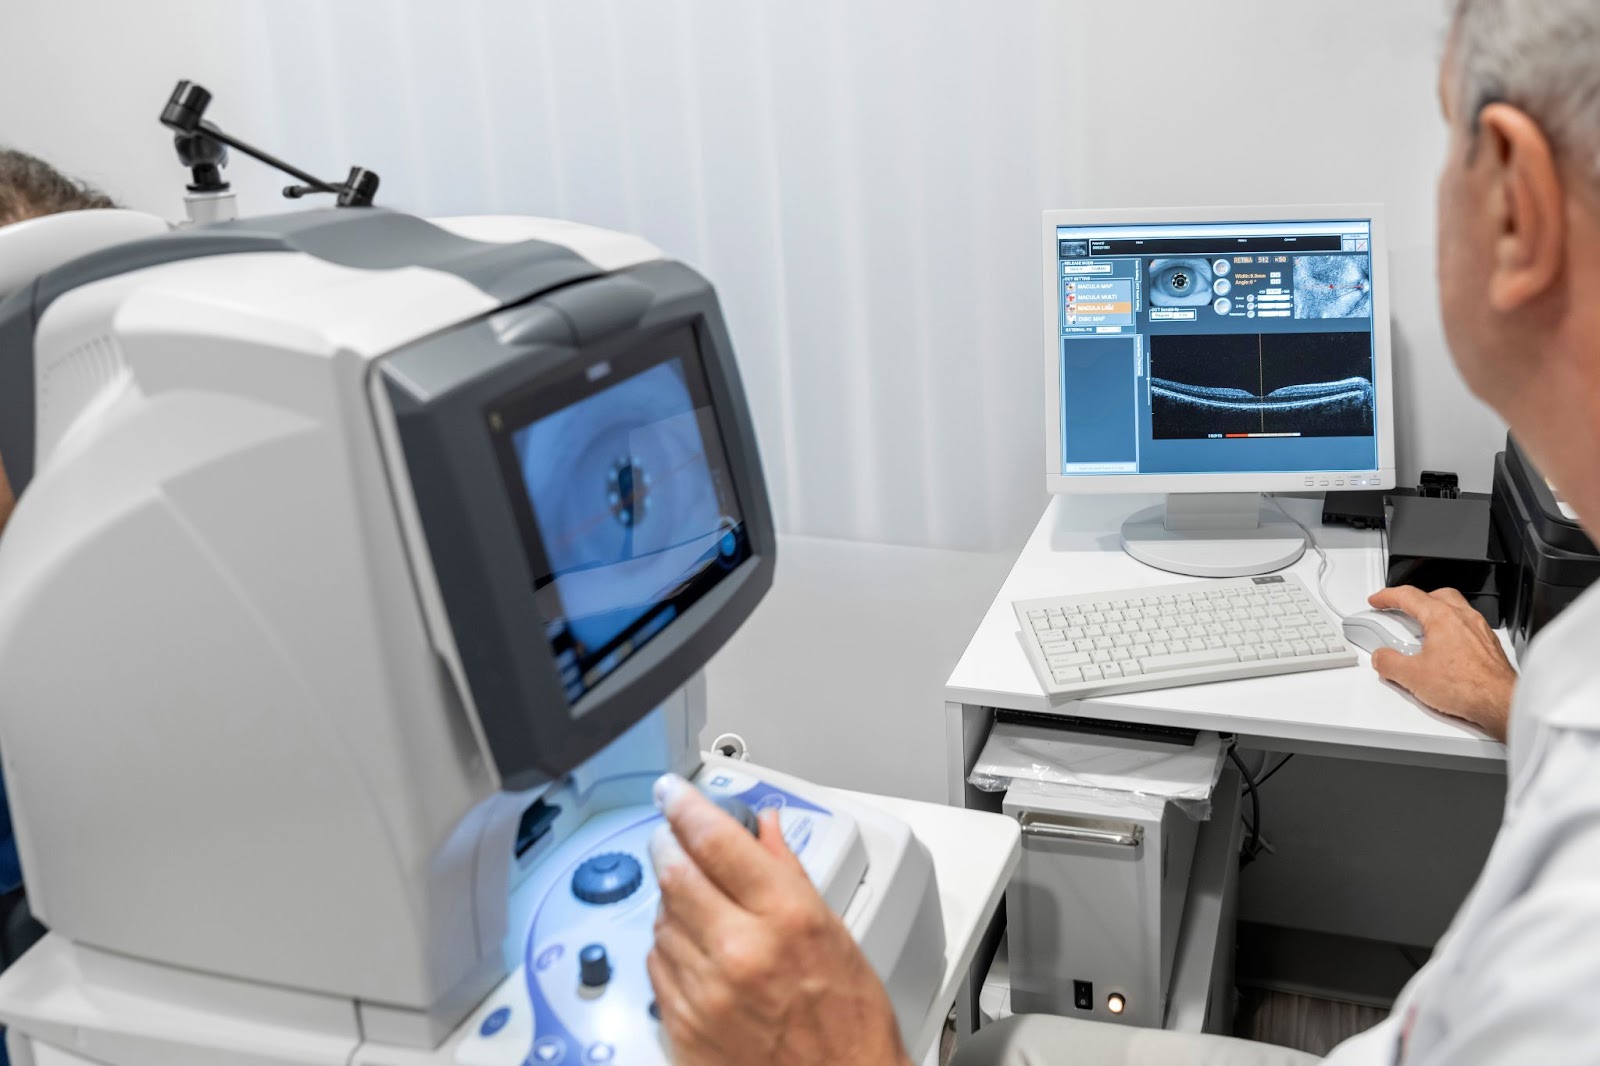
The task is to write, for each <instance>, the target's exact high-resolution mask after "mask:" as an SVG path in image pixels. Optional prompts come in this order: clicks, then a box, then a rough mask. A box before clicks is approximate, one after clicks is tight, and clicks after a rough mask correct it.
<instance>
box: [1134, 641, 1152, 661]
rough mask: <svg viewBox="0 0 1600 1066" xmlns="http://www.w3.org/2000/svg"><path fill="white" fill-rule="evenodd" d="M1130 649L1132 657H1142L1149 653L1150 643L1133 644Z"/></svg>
mask: <svg viewBox="0 0 1600 1066" xmlns="http://www.w3.org/2000/svg"><path fill="white" fill-rule="evenodd" d="M1130 650H1131V651H1132V652H1133V657H1134V658H1135V659H1143V658H1144V657H1145V656H1147V655H1149V654H1150V645H1148V644H1135V645H1134V646H1133V647H1132V649H1130Z"/></svg>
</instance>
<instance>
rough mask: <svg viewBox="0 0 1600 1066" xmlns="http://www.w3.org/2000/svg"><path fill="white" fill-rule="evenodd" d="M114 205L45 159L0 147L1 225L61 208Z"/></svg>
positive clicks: (102, 194)
mask: <svg viewBox="0 0 1600 1066" xmlns="http://www.w3.org/2000/svg"><path fill="white" fill-rule="evenodd" d="M115 206H117V205H116V204H114V203H112V202H111V198H110V197H109V196H106V195H105V194H104V193H101V192H100V191H99V190H97V189H93V188H90V187H89V186H87V185H85V184H83V183H82V182H78V181H73V180H72V179H71V178H69V177H67V176H66V175H64V174H62V173H61V172H60V171H59V170H56V169H55V168H54V167H52V166H51V165H50V164H49V163H46V162H45V161H44V160H42V159H37V158H35V157H34V156H31V155H28V154H27V153H26V152H18V151H16V150H14V149H11V148H0V226H9V225H11V223H13V222H26V221H27V220H28V219H30V218H38V217H40V216H41V215H54V214H57V213H59V212H61V211H84V210H89V209H93V208H103V207H115Z"/></svg>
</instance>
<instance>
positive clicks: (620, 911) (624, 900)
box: [455, 760, 866, 1066]
mask: <svg viewBox="0 0 1600 1066" xmlns="http://www.w3.org/2000/svg"><path fill="white" fill-rule="evenodd" d="M777 776H779V775H767V776H763V775H762V772H761V771H758V770H755V769H754V768H753V767H750V766H749V765H748V764H744V763H733V762H729V761H725V760H716V761H713V762H708V764H707V765H706V766H705V767H703V768H702V769H701V771H700V773H699V774H697V775H696V778H695V783H696V784H697V785H698V786H699V788H700V789H701V791H702V792H704V793H705V794H706V795H707V796H709V797H710V798H711V799H712V800H713V801H714V802H716V803H717V804H718V806H720V807H722V808H723V809H724V810H726V811H728V813H729V814H730V815H732V816H733V817H734V818H735V819H737V820H738V821H740V822H741V823H742V824H743V825H745V826H746V827H747V828H749V829H751V830H752V831H755V830H756V829H757V827H758V825H759V822H758V819H759V816H760V813H761V812H763V811H768V810H774V811H777V812H778V817H779V822H780V824H781V825H782V827H783V833H784V839H785V840H787V841H788V843H789V847H790V848H791V849H793V851H794V852H795V854H796V855H797V856H798V857H799V859H800V863H801V865H802V866H803V867H804V868H805V870H806V872H807V873H808V874H809V875H810V876H811V879H812V881H813V883H814V884H816V885H817V887H818V889H819V890H821V891H822V893H823V896H824V898H826V899H827V900H828V902H829V905H830V906H832V907H833V908H834V910H835V911H836V912H840V913H842V912H843V911H844V909H845V907H846V905H847V904H848V903H849V901H850V898H851V896H852V895H853V893H854V892H855V889H856V887H857V885H859V884H860V882H861V879H862V877H863V876H864V875H865V871H866V852H865V845H864V844H863V842H862V839H861V834H860V830H859V828H858V827H857V825H856V822H855V819H854V818H852V817H851V816H850V815H849V814H847V813H845V812H843V811H838V810H830V809H827V808H825V807H823V806H821V805H820V804H818V803H817V802H816V801H815V800H813V799H808V798H807V797H806V796H803V795H800V794H799V792H798V791H797V788H798V787H799V786H798V785H797V783H796V784H787V783H786V784H785V785H782V786H780V785H778V784H775V783H774V782H773V780H771V779H772V778H776V777H777ZM661 824H662V817H661V815H660V814H659V813H658V812H657V811H656V810H655V808H654V807H651V806H647V805H640V806H630V807H622V808H618V809H615V810H610V811H606V812H604V813H602V814H600V815H598V816H596V817H594V818H591V819H590V820H589V821H588V822H587V823H586V824H585V825H584V826H583V827H582V828H581V829H579V830H578V831H577V832H576V833H574V834H573V836H572V837H571V838H569V839H568V840H567V841H565V842H564V843H563V844H562V845H561V847H560V848H559V849H558V850H557V851H556V852H554V853H552V854H551V855H550V857H549V858H548V859H546V860H545V861H544V862H543V863H542V865H541V869H540V871H539V872H538V873H536V874H535V875H534V877H535V883H534V884H532V885H531V886H530V888H531V891H532V893H533V896H532V898H533V900H534V901H535V902H534V904H533V907H532V911H531V914H532V917H531V921H530V923H529V925H528V928H527V930H526V934H525V937H524V949H523V964H522V967H521V969H520V971H519V972H516V973H513V974H512V975H511V976H510V977H509V978H507V979H506V981H505V982H504V983H503V984H502V985H501V986H500V987H499V988H498V989H497V990H496V991H495V992H494V994H493V995H491V996H490V997H489V998H488V999H487V1000H486V1001H485V1002H484V1003H483V1004H482V1005H481V1006H480V1007H479V1008H478V1010H477V1012H476V1013H475V1014H474V1015H473V1016H472V1017H471V1018H470V1019H469V1020H468V1022H467V1024H466V1025H465V1026H464V1027H463V1030H464V1032H465V1033H466V1035H465V1037H464V1038H463V1039H462V1040H461V1042H460V1044H459V1046H458V1047H457V1048H456V1052H455V1061H456V1062H457V1063H459V1064H460V1066H524V1064H527V1066H605V1064H607V1063H627V1064H628V1066H639V1064H656V1063H660V1064H663V1066H664V1064H665V1063H666V1062H667V1061H668V1059H667V1049H666V1044H665V1038H664V1035H663V1033H662V1031H661V1026H660V1019H659V1012H658V1009H657V1006H656V1002H655V990H654V989H653V988H652V987H651V984H650V977H649V973H648V971H647V969H646V966H645V960H646V958H647V957H648V955H649V953H650V948H651V945H652V930H653V927H654V924H655V918H656V911H657V904H658V902H659V899H660V889H659V886H658V885H657V883H656V879H655V870H654V869H653V868H652V866H651V863H650V857H649V842H650V837H651V835H652V834H653V833H654V832H655V830H656V828H657V827H658V826H660V825H661Z"/></svg>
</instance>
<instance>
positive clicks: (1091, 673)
mask: <svg viewBox="0 0 1600 1066" xmlns="http://www.w3.org/2000/svg"><path fill="white" fill-rule="evenodd" d="M1081 669H1082V671H1083V679H1084V680H1085V681H1099V680H1100V679H1101V677H1103V676H1104V675H1103V674H1101V673H1100V668H1099V667H1098V666H1085V667H1081Z"/></svg>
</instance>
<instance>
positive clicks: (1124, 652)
mask: <svg viewBox="0 0 1600 1066" xmlns="http://www.w3.org/2000/svg"><path fill="white" fill-rule="evenodd" d="M1131 658H1133V655H1132V654H1131V653H1130V652H1129V651H1128V649H1127V648H1112V649H1111V661H1112V662H1114V663H1120V662H1126V661H1127V660H1129V659H1131Z"/></svg>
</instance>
